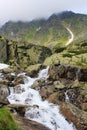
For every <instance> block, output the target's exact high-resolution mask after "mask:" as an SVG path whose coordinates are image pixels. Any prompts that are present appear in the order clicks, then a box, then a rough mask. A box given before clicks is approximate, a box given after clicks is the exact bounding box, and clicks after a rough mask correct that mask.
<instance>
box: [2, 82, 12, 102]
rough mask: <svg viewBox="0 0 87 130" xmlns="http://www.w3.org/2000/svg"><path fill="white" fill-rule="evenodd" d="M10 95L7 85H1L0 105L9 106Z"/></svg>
mask: <svg viewBox="0 0 87 130" xmlns="http://www.w3.org/2000/svg"><path fill="white" fill-rule="evenodd" d="M9 94H10V91H9V88H8V86H7V85H3V84H0V104H8V103H9V102H8V100H7V96H8V95H9Z"/></svg>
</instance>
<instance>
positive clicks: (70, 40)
mask: <svg viewBox="0 0 87 130" xmlns="http://www.w3.org/2000/svg"><path fill="white" fill-rule="evenodd" d="M66 29H67V30H68V32H69V33H70V35H71V38H70V39H69V40H68V41H67V43H66V46H68V45H69V44H70V43H72V42H73V40H74V34H73V32H72V31H71V30H70V29H69V28H66Z"/></svg>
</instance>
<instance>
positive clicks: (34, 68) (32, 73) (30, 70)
mask: <svg viewBox="0 0 87 130" xmlns="http://www.w3.org/2000/svg"><path fill="white" fill-rule="evenodd" d="M41 67H42V65H41V64H35V65H30V66H29V67H27V69H26V70H25V71H26V73H27V74H28V75H29V76H31V77H34V76H36V75H37V73H38V71H39V70H40V69H41Z"/></svg>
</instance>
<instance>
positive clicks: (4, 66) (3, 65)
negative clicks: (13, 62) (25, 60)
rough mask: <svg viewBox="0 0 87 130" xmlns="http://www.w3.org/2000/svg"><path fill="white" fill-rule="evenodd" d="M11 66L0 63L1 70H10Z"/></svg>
mask: <svg viewBox="0 0 87 130" xmlns="http://www.w3.org/2000/svg"><path fill="white" fill-rule="evenodd" d="M8 67H9V65H7V64H3V63H0V69H4V68H8Z"/></svg>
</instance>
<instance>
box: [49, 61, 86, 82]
mask: <svg viewBox="0 0 87 130" xmlns="http://www.w3.org/2000/svg"><path fill="white" fill-rule="evenodd" d="M48 73H49V78H50V79H53V80H58V79H59V78H65V79H70V80H76V79H77V80H79V81H83V82H86V81H87V69H80V68H77V67H73V66H69V65H68V66H67V65H61V64H59V65H53V66H51V67H50V69H49V72H48Z"/></svg>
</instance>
